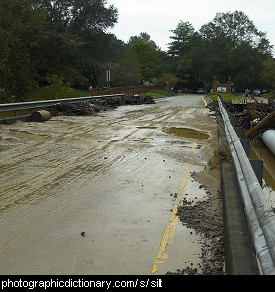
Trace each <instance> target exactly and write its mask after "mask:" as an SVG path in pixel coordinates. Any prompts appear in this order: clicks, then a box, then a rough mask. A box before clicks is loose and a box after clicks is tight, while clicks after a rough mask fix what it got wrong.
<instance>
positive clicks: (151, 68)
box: [129, 42, 161, 81]
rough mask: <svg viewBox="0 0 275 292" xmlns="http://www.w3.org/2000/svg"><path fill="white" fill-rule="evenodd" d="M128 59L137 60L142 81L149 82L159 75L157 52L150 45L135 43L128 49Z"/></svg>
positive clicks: (159, 67)
mask: <svg viewBox="0 0 275 292" xmlns="http://www.w3.org/2000/svg"><path fill="white" fill-rule="evenodd" d="M129 57H130V58H133V59H135V60H137V62H138V64H139V68H140V70H141V76H142V79H143V80H146V81H149V80H150V79H151V78H153V77H158V76H160V74H161V64H160V60H159V57H158V52H157V50H156V49H155V47H154V46H153V45H152V44H150V43H144V42H137V43H135V44H134V45H132V46H131V48H130V49H129Z"/></svg>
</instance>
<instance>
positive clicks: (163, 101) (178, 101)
mask: <svg viewBox="0 0 275 292" xmlns="http://www.w3.org/2000/svg"><path fill="white" fill-rule="evenodd" d="M156 103H157V104H158V105H167V106H192V107H193V106H195V107H197V106H198V107H202V106H205V104H206V103H207V99H206V97H203V96H202V95H200V94H190V95H188V94H186V95H178V96H172V97H169V98H166V97H165V98H159V99H158V100H156Z"/></svg>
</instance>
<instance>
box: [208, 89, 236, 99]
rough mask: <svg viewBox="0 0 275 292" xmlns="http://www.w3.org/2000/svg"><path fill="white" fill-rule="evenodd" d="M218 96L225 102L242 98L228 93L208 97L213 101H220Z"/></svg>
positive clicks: (215, 93)
mask: <svg viewBox="0 0 275 292" xmlns="http://www.w3.org/2000/svg"><path fill="white" fill-rule="evenodd" d="M218 94H219V95H220V96H221V97H222V99H223V100H232V99H236V98H239V97H241V94H238V93H237V94H233V93H227V92H217V91H216V92H212V93H209V94H207V97H208V98H210V99H212V100H217V99H218Z"/></svg>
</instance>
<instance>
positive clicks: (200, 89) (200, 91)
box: [197, 88, 205, 94]
mask: <svg viewBox="0 0 275 292" xmlns="http://www.w3.org/2000/svg"><path fill="white" fill-rule="evenodd" d="M197 93H199V94H204V93H205V90H204V89H203V88H198V89H197Z"/></svg>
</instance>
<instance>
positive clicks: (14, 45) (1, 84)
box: [0, 0, 45, 101]
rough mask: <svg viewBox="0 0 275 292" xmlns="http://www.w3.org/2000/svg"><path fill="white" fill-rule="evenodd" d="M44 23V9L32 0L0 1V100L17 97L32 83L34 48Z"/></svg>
mask: <svg viewBox="0 0 275 292" xmlns="http://www.w3.org/2000/svg"><path fill="white" fill-rule="evenodd" d="M44 23H45V14H44V11H43V10H41V9H39V8H38V7H37V5H36V3H35V1H34V0H1V2H0V43H1V50H0V88H1V100H2V101H9V100H11V96H14V97H15V100H16V101H19V100H20V95H21V93H22V92H25V91H28V90H31V89H33V88H34V87H35V86H36V85H37V83H36V77H37V71H36V67H35V64H36V62H35V60H34V58H35V51H36V49H37V46H38V42H37V39H38V38H39V36H40V35H41V31H42V28H43V25H44Z"/></svg>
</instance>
